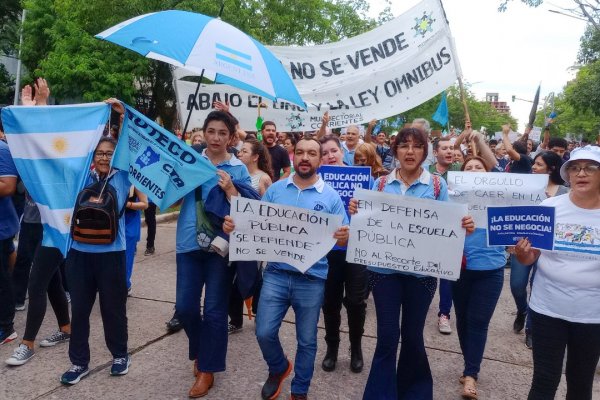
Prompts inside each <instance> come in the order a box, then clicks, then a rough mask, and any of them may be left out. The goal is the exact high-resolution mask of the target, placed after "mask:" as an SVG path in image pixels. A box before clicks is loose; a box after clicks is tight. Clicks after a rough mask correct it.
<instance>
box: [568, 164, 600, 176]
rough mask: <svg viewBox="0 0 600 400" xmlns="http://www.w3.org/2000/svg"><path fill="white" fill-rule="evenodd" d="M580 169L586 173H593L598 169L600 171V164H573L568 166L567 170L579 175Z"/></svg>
mask: <svg viewBox="0 0 600 400" xmlns="http://www.w3.org/2000/svg"><path fill="white" fill-rule="evenodd" d="M579 171H583V172H585V174H586V175H592V174H594V173H596V172H598V171H600V165H598V164H587V165H583V166H582V165H578V164H571V165H569V166H568V167H567V172H568V173H569V174H573V175H577V174H579Z"/></svg>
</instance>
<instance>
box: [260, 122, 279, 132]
mask: <svg viewBox="0 0 600 400" xmlns="http://www.w3.org/2000/svg"><path fill="white" fill-rule="evenodd" d="M269 125H273V126H274V127H275V130H277V125H275V122H273V121H265V122H263V123H262V125H261V126H260V130H261V131H264V130H265V128H266V127H267V126H269Z"/></svg>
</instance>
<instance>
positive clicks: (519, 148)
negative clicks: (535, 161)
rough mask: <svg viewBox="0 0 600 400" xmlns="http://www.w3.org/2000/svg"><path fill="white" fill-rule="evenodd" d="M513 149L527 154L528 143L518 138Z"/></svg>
mask: <svg viewBox="0 0 600 400" xmlns="http://www.w3.org/2000/svg"><path fill="white" fill-rule="evenodd" d="M512 146H513V149H514V150H515V151H516V152H517V153H519V154H527V143H525V142H523V141H522V140H517V141H516V142H514V143H513V144H512Z"/></svg>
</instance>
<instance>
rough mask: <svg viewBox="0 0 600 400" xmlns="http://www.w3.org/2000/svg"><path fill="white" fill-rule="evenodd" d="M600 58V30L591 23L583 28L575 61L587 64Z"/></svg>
mask: <svg viewBox="0 0 600 400" xmlns="http://www.w3.org/2000/svg"><path fill="white" fill-rule="evenodd" d="M599 59H600V31H598V30H597V29H594V28H593V27H592V26H591V25H588V27H587V28H586V29H585V33H584V34H583V36H582V37H581V40H580V46H579V53H578V54H577V62H579V63H580V64H589V63H592V62H594V61H598V60H599Z"/></svg>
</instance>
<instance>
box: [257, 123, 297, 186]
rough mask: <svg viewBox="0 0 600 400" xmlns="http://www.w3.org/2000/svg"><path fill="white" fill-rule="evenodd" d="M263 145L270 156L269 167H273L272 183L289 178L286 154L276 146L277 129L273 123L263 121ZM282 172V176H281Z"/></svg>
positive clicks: (288, 161)
mask: <svg viewBox="0 0 600 400" xmlns="http://www.w3.org/2000/svg"><path fill="white" fill-rule="evenodd" d="M261 133H262V137H263V143H264V145H265V146H267V149H268V150H269V154H270V155H271V166H272V167H273V182H276V181H278V180H279V179H285V178H287V177H288V176H290V172H291V166H290V158H289V156H288V152H287V150H286V149H284V148H283V147H281V146H278V145H277V127H276V126H275V122H273V121H265V122H263V124H262V127H261ZM281 170H283V174H281Z"/></svg>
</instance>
